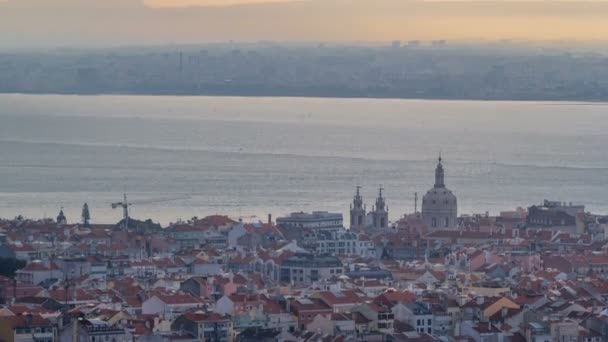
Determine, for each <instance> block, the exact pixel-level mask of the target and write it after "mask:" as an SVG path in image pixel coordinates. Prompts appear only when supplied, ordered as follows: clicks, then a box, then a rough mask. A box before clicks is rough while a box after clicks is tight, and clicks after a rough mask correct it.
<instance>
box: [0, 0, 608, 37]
mask: <svg viewBox="0 0 608 342" xmlns="http://www.w3.org/2000/svg"><path fill="white" fill-rule="evenodd" d="M196 5H200V6H196ZM184 6H186V7H184ZM605 13H608V2H606V1H423V0H411V1H402V0H399V1H397V0H374V1H368V0H358V1H335V0H326V1H317V0H299V1H288V0H263V1H262V0H178V1H168V0H147V1H145V2H144V1H140V0H123V1H117V0H111V1H87V2H83V1H76V0H54V1H43V0H19V1H16V0H8V1H7V0H4V1H1V0H0V46H17V47H20V46H26V47H45V46H80V45H96V46H99V45H101V46H106V45H124V44H129V45H131V44H165V43H178V44H179V43H200V42H210V41H229V40H234V41H258V40H277V41H350V42H352V41H392V40H414V39H420V40H433V39H448V40H468V41H479V40H501V39H515V40H532V41H544V40H568V41H603V40H606V39H608V21H606V20H605V16H604V14H605ZM110 23H111V24H110Z"/></svg>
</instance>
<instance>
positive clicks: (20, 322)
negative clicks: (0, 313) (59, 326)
mask: <svg viewBox="0 0 608 342" xmlns="http://www.w3.org/2000/svg"><path fill="white" fill-rule="evenodd" d="M30 318H31V321H28V319H29V318H28V316H27V315H25V316H5V317H0V321H4V322H7V323H8V325H9V326H10V327H11V329H15V328H17V327H48V326H52V323H51V322H50V321H49V320H48V319H46V318H43V317H42V316H40V315H31V317H30Z"/></svg>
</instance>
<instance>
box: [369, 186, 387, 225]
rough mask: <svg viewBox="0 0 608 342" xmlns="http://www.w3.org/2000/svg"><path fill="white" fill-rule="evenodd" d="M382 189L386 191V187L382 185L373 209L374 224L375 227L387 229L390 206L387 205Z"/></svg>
mask: <svg viewBox="0 0 608 342" xmlns="http://www.w3.org/2000/svg"><path fill="white" fill-rule="evenodd" d="M382 191H384V188H383V187H382V186H380V189H378V198H376V205H375V206H374V208H373V210H372V219H373V226H374V228H375V229H385V228H387V227H388V206H387V205H386V201H385V200H384V196H383V194H382Z"/></svg>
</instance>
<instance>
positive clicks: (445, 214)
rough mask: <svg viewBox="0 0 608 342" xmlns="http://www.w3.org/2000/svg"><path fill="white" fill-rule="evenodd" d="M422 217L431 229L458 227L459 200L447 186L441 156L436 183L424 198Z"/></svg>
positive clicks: (436, 170) (436, 171)
mask: <svg viewBox="0 0 608 342" xmlns="http://www.w3.org/2000/svg"><path fill="white" fill-rule="evenodd" d="M422 219H423V220H424V222H425V223H426V225H427V227H429V228H431V229H439V228H444V229H445V228H457V227H458V201H457V199H456V195H454V194H453V193H452V191H451V190H450V189H448V188H447V187H446V186H445V172H444V169H443V163H442V159H441V157H439V161H438V163H437V167H436V168H435V185H434V186H433V188H432V189H430V190H429V191H427V193H426V194H425V195H424V197H423V198H422Z"/></svg>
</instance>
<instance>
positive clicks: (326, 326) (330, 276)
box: [0, 158, 608, 342]
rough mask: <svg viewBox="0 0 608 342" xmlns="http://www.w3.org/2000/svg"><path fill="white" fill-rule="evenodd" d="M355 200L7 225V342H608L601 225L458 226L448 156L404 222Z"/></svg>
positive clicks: (583, 217)
mask: <svg viewBox="0 0 608 342" xmlns="http://www.w3.org/2000/svg"><path fill="white" fill-rule="evenodd" d="M359 190H360V188H359V187H357V190H356V193H355V195H354V197H353V203H352V204H351V206H350V210H351V215H350V218H351V220H350V226H349V228H348V229H347V228H346V227H345V225H344V222H343V218H342V215H341V214H334V213H328V212H324V211H318V212H314V213H310V214H309V213H303V212H299V213H292V214H291V215H289V216H286V217H280V218H277V219H276V222H275V221H273V219H272V216H271V215H269V216H268V220H267V222H244V221H243V220H240V219H239V220H234V219H231V218H229V217H227V216H221V215H213V216H207V217H204V218H202V219H199V218H196V217H195V218H192V219H191V220H188V221H185V222H184V221H180V222H177V223H172V224H170V225H168V226H167V227H161V226H160V225H156V224H154V223H152V222H151V221H150V220H148V221H138V220H135V219H133V218H128V216H127V217H126V218H125V219H123V220H122V221H121V222H119V223H118V224H115V225H114V224H105V225H104V224H91V223H90V222H91V221H90V220H91V213H90V212H89V208H88V206H87V205H85V206H84V207H83V213H82V220H81V221H80V222H74V223H72V222H70V221H69V220H68V218H67V217H66V216H65V215H64V214H63V212H60V214H59V215H58V216H57V219H56V220H53V219H46V220H28V219H25V218H23V217H17V218H15V219H13V220H1V221H0V257H2V258H3V259H2V260H3V261H2V263H0V266H2V270H1V272H2V273H4V274H5V275H4V276H0V300H1V301H2V303H3V306H2V307H0V341H6V342H17V341H19V342H29V341H32V342H40V341H42V342H55V341H66V342H68V341H79V342H103V341H109V342H118V341H140V342H147V341H154V342H156V341H159V342H163V341H187V342H189V341H450V342H452V341H454V342H455V341H458V342H460V341H475V342H482V341H484V342H485V341H498V342H500V341H505V342H515V341H528V342H536V341H577V342H578V341H580V342H605V341H608V285H607V284H608V282H607V281H606V279H607V277H608V241H607V240H608V236H606V234H607V232H608V216H601V215H595V214H592V213H588V212H585V207H584V206H582V205H573V204H571V203H562V202H555V201H547V200H545V201H544V202H543V203H541V204H538V205H532V206H530V207H529V208H527V209H523V208H518V209H517V210H515V211H505V212H501V213H500V214H499V215H497V216H491V215H489V214H482V215H461V216H457V214H456V195H454V194H453V193H452V192H451V191H450V190H448V189H447V188H446V185H445V181H444V168H443V165H442V160H441V158H440V159H439V162H438V164H437V168H436V170H435V185H434V187H433V188H432V189H430V190H429V191H428V192H427V194H426V195H425V196H424V197H423V199H422V211H421V212H418V210H415V212H414V213H411V214H405V215H403V216H402V217H401V218H400V219H399V220H397V221H396V222H389V221H388V205H386V198H385V197H384V194H383V192H382V190H383V189H382V188H381V189H380V191H379V193H378V197H377V198H376V201H375V203H376V204H375V205H374V206H373V207H372V210H371V211H369V212H368V211H367V207H366V206H365V205H364V204H363V202H364V201H363V196H362V195H361V193H360V191H359ZM125 197H126V195H125ZM416 208H417V207H416ZM125 215H127V211H126V210H125ZM439 223H441V224H439ZM9 268H10V269H9Z"/></svg>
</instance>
